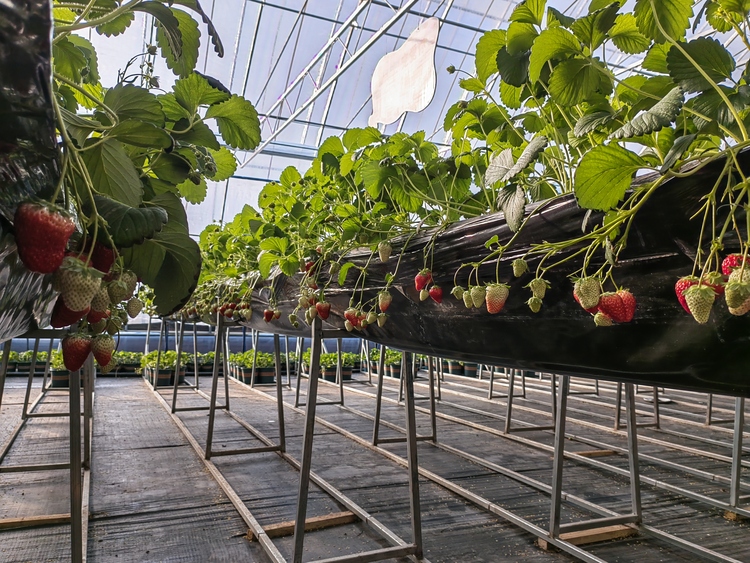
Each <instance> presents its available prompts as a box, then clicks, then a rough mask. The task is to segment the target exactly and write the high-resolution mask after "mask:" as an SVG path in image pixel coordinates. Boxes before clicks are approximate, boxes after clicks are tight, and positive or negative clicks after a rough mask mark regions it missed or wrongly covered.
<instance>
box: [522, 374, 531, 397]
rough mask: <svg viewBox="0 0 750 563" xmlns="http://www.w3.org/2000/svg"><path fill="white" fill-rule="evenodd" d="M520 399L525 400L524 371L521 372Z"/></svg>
mask: <svg viewBox="0 0 750 563" xmlns="http://www.w3.org/2000/svg"><path fill="white" fill-rule="evenodd" d="M532 373H533V372H532ZM521 397H522V398H524V399H525V398H526V371H525V370H521Z"/></svg>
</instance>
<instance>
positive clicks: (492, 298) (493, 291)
mask: <svg viewBox="0 0 750 563" xmlns="http://www.w3.org/2000/svg"><path fill="white" fill-rule="evenodd" d="M509 293H510V288H509V287H508V286H507V285H505V284H503V283H488V284H487V290H486V293H485V298H484V299H485V303H486V304H487V312H488V313H490V314H492V315H494V314H495V313H499V312H500V311H502V310H503V307H505V301H506V300H507V299H508V294H509ZM475 305H476V304H475ZM480 306H481V304H480Z"/></svg>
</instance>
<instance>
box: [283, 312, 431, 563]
mask: <svg viewBox="0 0 750 563" xmlns="http://www.w3.org/2000/svg"><path fill="white" fill-rule="evenodd" d="M311 331H312V348H311V350H310V368H309V369H310V374H309V376H310V383H309V388H308V392H307V405H306V407H307V408H306V410H305V430H304V435H303V439H302V460H301V462H300V480H299V496H298V497H297V517H296V519H295V522H294V552H293V555H292V563H302V555H303V550H304V541H305V520H306V518H307V500H308V493H309V487H310V475H311V462H312V448H313V438H314V434H315V410H316V406H317V396H318V375H319V372H320V351H321V348H322V337H323V331H322V329H321V321H320V318H318V317H316V318H315V319H313V323H312V328H311ZM405 377H406V378H407V381H406V429H407V435H408V439H407V457H408V460H409V464H408V465H409V495H410V505H411V524H412V534H413V537H414V542H413V543H412V544H406V543H399V544H398V545H395V546H394V547H387V548H381V549H376V550H372V551H368V552H366V553H359V554H354V555H349V556H342V557H336V558H333V559H327V560H320V561H319V562H318V563H322V561H328V562H333V561H336V562H337V563H355V562H365V561H382V560H384V559H396V558H399V557H404V556H406V555H414V556H415V557H417V558H421V557H422V523H421V509H420V500H419V481H418V478H419V473H418V471H419V469H418V465H417V441H416V420H415V411H414V382H413V376H412V374H411V369H406V370H405ZM365 523H367V522H365Z"/></svg>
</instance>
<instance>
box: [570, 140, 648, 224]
mask: <svg viewBox="0 0 750 563" xmlns="http://www.w3.org/2000/svg"><path fill="white" fill-rule="evenodd" d="M645 166H646V163H645V161H644V160H643V159H642V158H641V157H639V156H638V155H637V154H635V153H633V152H631V151H629V150H626V149H624V148H622V147H620V146H619V145H616V144H611V145H599V146H597V147H594V148H593V149H591V150H590V151H589V152H587V153H586V154H585V155H584V156H583V158H582V159H581V161H580V163H579V164H578V168H577V170H576V174H575V194H576V197H577V198H578V203H579V204H580V205H581V207H585V208H587V209H595V210H600V211H607V210H609V209H612V208H613V207H615V206H616V205H617V203H618V202H619V201H620V200H621V199H622V198H623V197H624V196H625V192H626V191H627V189H628V188H629V187H630V183H631V181H632V178H633V175H634V174H635V173H636V172H637V171H638V170H639V169H641V168H643V167H645Z"/></svg>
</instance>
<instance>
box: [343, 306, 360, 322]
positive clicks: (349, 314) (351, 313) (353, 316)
mask: <svg viewBox="0 0 750 563" xmlns="http://www.w3.org/2000/svg"><path fill="white" fill-rule="evenodd" d="M344 318H345V319H346V320H347V321H349V322H350V323H352V324H354V321H356V320H357V310H356V309H352V308H351V307H349V308H348V309H347V310H346V311H344Z"/></svg>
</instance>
